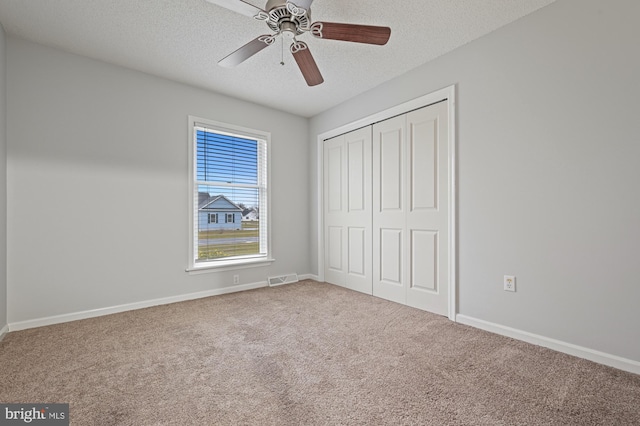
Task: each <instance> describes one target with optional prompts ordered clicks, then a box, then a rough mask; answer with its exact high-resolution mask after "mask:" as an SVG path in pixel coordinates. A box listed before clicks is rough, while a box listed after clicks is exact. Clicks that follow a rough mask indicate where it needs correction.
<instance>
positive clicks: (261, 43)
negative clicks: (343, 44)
mask: <svg viewBox="0 0 640 426" xmlns="http://www.w3.org/2000/svg"><path fill="white" fill-rule="evenodd" d="M207 1H208V2H209V3H213V4H216V5H218V6H222V7H224V8H226V9H229V10H231V11H233V12H237V13H240V14H242V15H246V16H250V17H253V18H254V19H257V20H259V21H264V22H266V24H267V25H268V26H269V28H270V29H271V30H272V31H274V32H275V34H265V35H261V36H260V37H258V38H256V39H254V40H251V41H250V42H249V43H247V44H245V45H244V46H242V47H241V48H240V49H238V50H236V51H235V52H233V53H231V54H230V55H228V56H226V57H224V58H223V59H222V60H220V61H219V62H218V64H219V65H221V66H223V67H235V66H236V65H239V64H241V63H242V62H244V61H246V60H247V59H249V58H250V57H252V56H253V55H255V54H256V53H258V52H260V51H261V50H262V49H264V48H266V47H268V46H271V45H272V44H273V43H274V42H275V40H276V38H277V37H278V36H282V38H283V40H290V41H291V45H290V47H289V50H290V51H291V54H292V55H293V58H294V59H295V60H296V63H297V64H298V68H300V71H301V72H302V75H303V76H304V79H305V80H306V82H307V84H308V85H309V86H316V85H318V84H320V83H322V82H323V81H324V79H323V78H322V74H321V73H320V70H319V69H318V66H317V65H316V61H315V60H314V59H313V56H312V55H311V52H310V51H309V46H308V45H307V43H305V42H304V41H299V40H297V39H296V37H297V36H299V35H301V34H303V33H305V32H309V33H311V35H313V36H314V37H317V38H324V39H329V40H341V41H351V42H355V43H366V44H376V45H379V46H381V45H384V44H386V43H387V41H389V37H390V36H391V28H389V27H377V26H373V25H356V24H339V23H335V22H314V23H311V3H313V0H268V1H267V5H266V6H265V8H264V9H260V8H259V7H256V6H254V5H252V4H249V3H247V2H246V1H242V0H207Z"/></svg>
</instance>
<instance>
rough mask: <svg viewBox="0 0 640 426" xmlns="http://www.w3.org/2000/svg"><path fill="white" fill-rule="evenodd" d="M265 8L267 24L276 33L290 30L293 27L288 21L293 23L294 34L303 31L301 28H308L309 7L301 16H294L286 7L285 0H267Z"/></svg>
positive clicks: (309, 21) (309, 22) (309, 20)
mask: <svg viewBox="0 0 640 426" xmlns="http://www.w3.org/2000/svg"><path fill="white" fill-rule="evenodd" d="M294 3H295V2H294ZM265 10H266V11H267V13H268V14H269V20H268V21H267V25H268V26H269V28H271V30H273V31H275V32H277V33H279V32H281V31H283V30H284V31H289V32H292V30H293V28H292V26H291V25H290V24H288V23H293V24H294V25H295V35H300V34H302V33H303V32H304V30H303V29H302V28H307V29H308V28H309V25H310V24H311V9H308V10H307V13H305V14H304V15H302V16H294V15H293V14H292V13H291V12H290V11H289V9H288V8H287V1H286V0H269V1H268V2H267V5H266V6H265Z"/></svg>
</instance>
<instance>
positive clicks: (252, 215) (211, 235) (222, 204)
mask: <svg viewBox="0 0 640 426" xmlns="http://www.w3.org/2000/svg"><path fill="white" fill-rule="evenodd" d="M259 200H260V197H259V189H258V188H232V187H220V186H211V185H198V213H197V215H198V230H197V239H198V254H197V257H196V261H197V262H198V261H200V262H202V261H207V260H213V259H221V258H227V257H231V256H254V255H263V254H266V253H265V250H261V247H263V248H264V247H265V245H264V244H261V239H260V221H259V214H260V213H259V212H260V206H259ZM211 214H217V215H218V216H217V221H213V220H211V221H210V220H207V219H208V218H209V217H210V216H209V215H211ZM243 218H244V219H243Z"/></svg>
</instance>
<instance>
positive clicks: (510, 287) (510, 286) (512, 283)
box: [504, 275, 516, 291]
mask: <svg viewBox="0 0 640 426" xmlns="http://www.w3.org/2000/svg"><path fill="white" fill-rule="evenodd" d="M504 291H516V277H515V276H513V275H505V276H504Z"/></svg>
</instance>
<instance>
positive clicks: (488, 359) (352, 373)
mask: <svg viewBox="0 0 640 426" xmlns="http://www.w3.org/2000/svg"><path fill="white" fill-rule="evenodd" d="M0 402H4V403H6V402H30V403H36V402H47V403H53V402H68V403H70V417H71V424H74V425H165V424H166V425H536V426H539V425H640V376H637V375H634V374H630V373H625V372H622V371H619V370H615V369H613V368H609V367H605V366H602V365H598V364H594V363H591V362H589V361H585V360H581V359H578V358H573V357H571V356H568V355H564V354H561V353H557V352H554V351H551V350H548V349H544V348H541V347H537V346H533V345H530V344H527V343H523V342H519V341H516V340H512V339H508V338H505V337H501V336H497V335H493V334H490V333H487V332H484V331H480V330H477V329H473V328H471V327H467V326H463V325H459V324H455V323H452V322H450V321H449V320H447V319H446V318H443V317H440V316H436V315H432V314H429V313H426V312H422V311H419V310H415V309H412V308H408V307H405V306H401V305H398V304H395V303H391V302H387V301H384V300H381V299H377V298H374V297H370V296H366V295H362V294H359V293H355V292H351V291H348V290H344V289H342V288H339V287H335V286H332V285H328V284H322V283H316V282H313V281H306V282H301V283H297V284H291V285H286V286H281V287H275V288H264V289H259V290H254V291H248V292H243V293H235V294H229V295H224V296H217V297H211V298H207V299H200V300H195V301H190V302H183V303H176V304H172V305H166V306H160V307H154V308H149V309H142V310H138V311H133V312H125V313H122V314H116V315H110V316H106V317H100V318H94V319H88V320H83V321H76V322H71V323H66V324H60V325H54V326H49V327H43V328H38V329H32V330H25V331H20V332H14V333H10V334H9V335H8V336H6V337H5V339H4V340H3V341H2V342H0Z"/></svg>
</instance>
